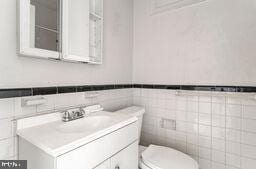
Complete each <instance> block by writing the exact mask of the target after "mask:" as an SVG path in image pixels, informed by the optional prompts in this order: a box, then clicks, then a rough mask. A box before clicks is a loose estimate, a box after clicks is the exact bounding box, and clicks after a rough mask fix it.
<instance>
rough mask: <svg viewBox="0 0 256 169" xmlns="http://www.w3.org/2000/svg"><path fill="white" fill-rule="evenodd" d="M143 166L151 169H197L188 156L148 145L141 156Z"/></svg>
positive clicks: (193, 161) (196, 165)
mask: <svg viewBox="0 0 256 169" xmlns="http://www.w3.org/2000/svg"><path fill="white" fill-rule="evenodd" d="M141 156H142V160H143V163H145V165H147V166H148V167H150V168H152V169H198V168H199V167H198V164H197V162H196V161H195V160H193V159H192V158H191V157H189V156H188V155H186V154H184V153H182V152H180V151H177V150H174V149H171V148H167V147H162V146H156V145H150V146H149V147H148V148H147V149H146V150H145V151H144V152H143V153H142V154H141Z"/></svg>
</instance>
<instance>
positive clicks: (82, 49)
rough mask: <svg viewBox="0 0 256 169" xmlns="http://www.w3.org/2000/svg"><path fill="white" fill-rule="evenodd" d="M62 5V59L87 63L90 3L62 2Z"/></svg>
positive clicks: (80, 1)
mask: <svg viewBox="0 0 256 169" xmlns="http://www.w3.org/2000/svg"><path fill="white" fill-rule="evenodd" d="M62 3H63V4H62V8H63V10H62V16H63V19H62V57H63V59H64V60H69V61H78V62H88V61H89V22H90V1H89V0H63V1H62Z"/></svg>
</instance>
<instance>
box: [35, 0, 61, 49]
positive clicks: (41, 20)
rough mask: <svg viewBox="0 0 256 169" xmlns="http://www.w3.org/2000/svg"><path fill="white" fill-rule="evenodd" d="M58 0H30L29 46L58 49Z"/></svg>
mask: <svg viewBox="0 0 256 169" xmlns="http://www.w3.org/2000/svg"><path fill="white" fill-rule="evenodd" d="M58 20H59V5H58V0H30V47H31V48H39V49H45V50H51V51H60V47H59V24H58V23H59V21H58Z"/></svg>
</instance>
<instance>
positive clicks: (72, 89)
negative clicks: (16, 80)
mask: <svg viewBox="0 0 256 169" xmlns="http://www.w3.org/2000/svg"><path fill="white" fill-rule="evenodd" d="M126 88H144V89H166V90H191V91H212V92H236V93H256V87H255V86H207V85H159V84H108V85H85V86H58V87H34V88H13V89H0V98H13V97H25V96H38V95H52V94H62V93H76V92H86V91H100V90H113V89H126Z"/></svg>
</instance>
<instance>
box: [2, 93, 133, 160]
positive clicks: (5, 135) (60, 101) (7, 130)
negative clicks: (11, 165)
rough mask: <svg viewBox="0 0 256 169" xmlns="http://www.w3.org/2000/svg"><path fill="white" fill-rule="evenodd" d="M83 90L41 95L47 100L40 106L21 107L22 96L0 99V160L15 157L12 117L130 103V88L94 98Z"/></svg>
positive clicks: (108, 107)
mask: <svg viewBox="0 0 256 169" xmlns="http://www.w3.org/2000/svg"><path fill="white" fill-rule="evenodd" d="M85 94H88V92H87V93H84V92H81V93H69V94H59V95H47V96H43V97H45V98H46V100H47V102H46V103H45V104H43V105H40V106H31V107H22V106H21V99H22V98H11V99H0V130H1V132H0V160H2V159H16V158H17V153H18V152H17V138H16V135H15V133H14V131H15V126H14V125H13V121H12V120H13V119H15V118H16V117H24V116H28V115H29V116H30V115H34V114H37V113H42V112H45V111H54V110H58V109H60V108H67V107H70V106H78V105H91V104H96V103H99V104H101V105H103V107H104V108H105V109H106V110H110V111H114V110H118V109H120V108H123V107H127V106H130V105H131V104H132V89H119V90H106V91H99V96H98V97H97V98H94V99H88V98H86V97H85Z"/></svg>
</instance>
